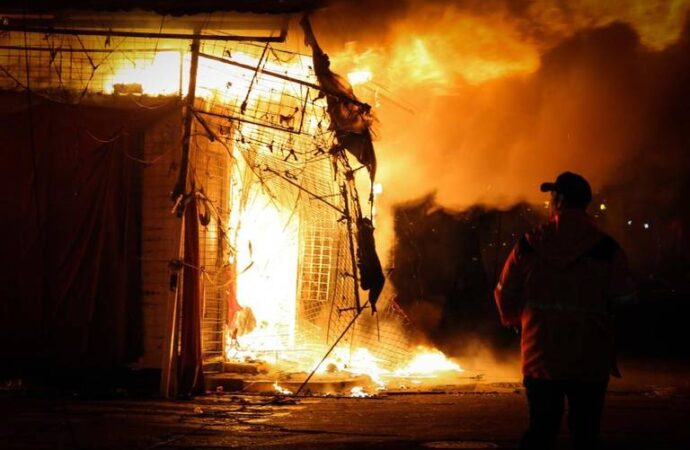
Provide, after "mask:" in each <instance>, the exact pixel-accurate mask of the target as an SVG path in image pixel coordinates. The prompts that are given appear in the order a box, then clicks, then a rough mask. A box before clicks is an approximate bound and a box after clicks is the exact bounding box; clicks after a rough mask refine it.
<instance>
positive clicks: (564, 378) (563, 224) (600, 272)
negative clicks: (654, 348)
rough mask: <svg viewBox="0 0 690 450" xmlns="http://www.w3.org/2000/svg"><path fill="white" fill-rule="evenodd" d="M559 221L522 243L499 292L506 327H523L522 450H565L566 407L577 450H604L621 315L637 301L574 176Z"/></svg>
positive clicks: (560, 189)
mask: <svg viewBox="0 0 690 450" xmlns="http://www.w3.org/2000/svg"><path fill="white" fill-rule="evenodd" d="M541 191H542V192H551V206H552V215H551V216H552V217H551V219H550V220H549V222H548V223H546V224H545V225H542V226H541V227H539V228H537V229H535V230H534V231H532V232H529V233H527V234H525V235H524V236H522V238H521V239H520V240H519V241H518V243H517V244H516V245H515V247H514V248H513V250H512V252H511V253H510V255H509V256H508V259H507V261H506V263H505V266H504V267H503V272H502V274H501V278H500V281H499V283H498V285H497V286H496V290H495V291H494V296H495V299H496V306H497V307H498V311H499V314H500V316H501V322H502V323H503V325H505V326H511V327H521V329H522V338H521V352H522V373H523V375H524V385H525V388H526V392H527V401H528V403H529V428H528V429H527V431H526V432H525V434H524V435H523V437H522V440H521V441H520V447H519V448H521V449H525V450H542V449H551V448H553V447H554V446H555V444H556V439H557V436H558V431H559V428H560V423H561V418H562V416H563V410H564V404H565V399H567V404H568V427H569V429H570V433H571V436H572V438H573V442H574V445H575V448H576V449H587V450H594V449H596V448H597V441H598V435H599V422H600V419H601V412H602V409H603V406H604V396H605V394H606V388H607V385H608V380H609V375H610V374H613V375H614V376H619V374H618V371H617V368H616V361H615V342H614V329H613V319H612V316H611V311H612V309H613V308H614V307H615V306H616V305H617V304H619V303H622V302H625V301H628V300H630V299H632V295H633V289H632V283H631V281H630V277H629V274H628V269H627V263H626V259H625V255H624V253H623V251H622V250H621V248H620V247H619V245H618V243H616V241H615V240H614V239H613V238H611V237H610V236H608V235H606V234H605V233H603V232H602V231H600V230H599V229H598V228H597V227H596V226H595V225H594V223H593V221H592V219H591V217H590V216H589V215H588V214H587V212H586V209H587V205H588V204H589V202H590V201H591V199H592V190H591V188H590V186H589V183H588V182H587V180H585V179H584V178H583V177H582V176H580V175H577V174H574V173H571V172H564V173H562V174H560V175H559V176H558V178H557V179H556V181H555V182H553V183H543V184H542V185H541Z"/></svg>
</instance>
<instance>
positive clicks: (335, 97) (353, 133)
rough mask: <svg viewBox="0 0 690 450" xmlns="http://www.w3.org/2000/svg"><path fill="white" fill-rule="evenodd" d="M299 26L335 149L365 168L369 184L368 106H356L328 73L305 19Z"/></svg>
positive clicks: (372, 169) (372, 171) (344, 85)
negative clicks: (325, 106) (317, 82)
mask: <svg viewBox="0 0 690 450" xmlns="http://www.w3.org/2000/svg"><path fill="white" fill-rule="evenodd" d="M300 25H301V26H302V29H303V30H304V43H305V44H306V45H308V46H309V47H311V49H312V58H313V61H314V73H315V74H316V78H317V79H318V81H319V86H321V89H322V90H323V93H324V94H325V95H326V102H327V105H328V106H327V111H328V115H329V117H330V119H331V125H330V128H331V129H332V130H334V131H335V137H336V139H337V141H338V145H337V147H336V148H338V147H339V148H344V149H346V150H347V151H348V152H350V153H351V154H352V155H353V156H354V157H355V158H357V161H359V162H360V163H361V164H362V165H364V166H366V168H367V170H369V176H370V178H371V180H372V181H373V180H374V178H375V176H376V154H375V153H374V145H373V144H372V133H371V125H372V122H373V120H374V118H373V116H372V114H371V106H370V105H368V104H366V103H363V102H360V101H359V100H358V99H357V97H356V96H355V94H354V91H353V90H352V86H350V83H348V82H347V81H346V80H345V79H344V78H343V77H341V76H340V75H338V74H336V73H334V72H333V71H331V69H330V65H331V62H330V60H329V58H328V55H327V54H326V53H324V52H323V50H322V49H321V47H320V46H319V43H318V42H317V41H316V37H315V36H314V32H313V30H312V28H311V23H310V22H309V18H308V17H307V16H306V15H305V16H304V17H303V18H302V20H301V21H300Z"/></svg>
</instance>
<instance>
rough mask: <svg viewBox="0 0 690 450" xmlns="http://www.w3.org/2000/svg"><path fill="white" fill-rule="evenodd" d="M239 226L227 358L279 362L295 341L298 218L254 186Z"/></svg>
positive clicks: (238, 223)
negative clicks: (234, 291) (233, 300)
mask: <svg viewBox="0 0 690 450" xmlns="http://www.w3.org/2000/svg"><path fill="white" fill-rule="evenodd" d="M236 205H239V203H236ZM234 226H235V227H237V228H236V232H237V233H236V236H237V238H236V252H237V253H236V259H235V264H236V268H237V269H236V270H237V284H236V286H237V291H236V292H237V294H236V296H237V304H236V305H231V307H230V308H231V311H230V314H229V317H230V320H229V327H228V333H227V339H226V352H225V353H226V357H227V358H228V359H230V360H247V359H252V360H253V359H262V360H268V361H274V362H275V361H277V360H278V359H279V358H281V356H285V352H286V351H288V350H289V349H291V348H293V347H294V342H295V311H296V293H297V261H298V217H297V215H293V214H291V211H288V210H286V209H283V208H282V207H280V206H279V205H278V204H276V203H275V202H274V201H272V199H271V198H270V197H269V196H267V195H266V194H265V193H264V192H263V191H262V190H261V189H260V187H259V185H258V184H257V183H255V184H254V185H253V187H252V188H250V192H249V195H248V201H247V203H246V206H245V208H244V209H243V211H242V212H241V213H240V214H239V217H237V218H236V222H235V223H234ZM233 307H234V310H233Z"/></svg>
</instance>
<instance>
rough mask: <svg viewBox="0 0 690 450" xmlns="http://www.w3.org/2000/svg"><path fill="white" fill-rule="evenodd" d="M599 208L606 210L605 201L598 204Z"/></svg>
mask: <svg viewBox="0 0 690 450" xmlns="http://www.w3.org/2000/svg"><path fill="white" fill-rule="evenodd" d="M599 209H600V210H602V211H606V203H602V204H600V205H599Z"/></svg>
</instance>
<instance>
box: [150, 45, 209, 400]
mask: <svg viewBox="0 0 690 450" xmlns="http://www.w3.org/2000/svg"><path fill="white" fill-rule="evenodd" d="M199 44H200V39H199V34H198V32H196V33H195V35H194V39H193V40H192V47H191V52H192V62H191V67H190V70H189V91H188V93H187V101H186V105H185V115H184V122H183V135H182V157H181V162H180V171H179V173H178V175H177V182H176V183H175V186H174V187H173V190H172V192H171V193H170V198H171V199H172V201H173V202H174V203H175V208H174V210H173V212H174V213H176V215H177V216H178V218H179V219H180V220H179V221H178V222H177V223H178V225H179V233H178V235H177V236H178V240H177V245H176V247H175V256H174V257H173V261H178V262H179V261H182V260H183V249H184V234H183V233H184V223H183V220H182V217H183V214H182V213H183V211H184V203H185V202H184V201H183V198H182V196H183V195H184V193H185V191H186V190H187V173H188V171H189V149H190V142H191V141H190V140H191V135H192V121H193V119H194V109H193V107H194V100H195V94H196V75H197V69H198V65H199ZM180 63H182V61H180ZM176 277H177V283H176V286H171V287H170V288H171V289H174V290H173V291H172V293H171V295H169V296H168V298H169V303H168V307H167V309H168V312H167V317H166V319H167V320H166V327H165V331H166V334H165V337H164V340H165V346H164V348H163V352H164V354H163V367H162V371H161V389H160V390H161V395H162V396H163V397H167V398H169V397H174V396H175V395H176V394H177V392H176V391H177V379H176V372H177V370H176V369H177V350H178V346H179V344H178V342H179V341H178V328H179V326H178V325H179V320H178V317H179V314H180V311H181V303H182V271H181V270H179V268H178V270H177V274H176Z"/></svg>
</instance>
